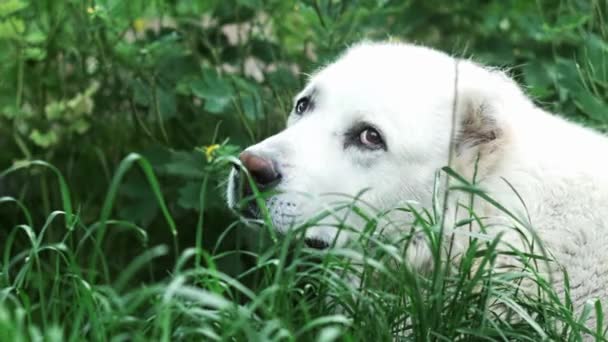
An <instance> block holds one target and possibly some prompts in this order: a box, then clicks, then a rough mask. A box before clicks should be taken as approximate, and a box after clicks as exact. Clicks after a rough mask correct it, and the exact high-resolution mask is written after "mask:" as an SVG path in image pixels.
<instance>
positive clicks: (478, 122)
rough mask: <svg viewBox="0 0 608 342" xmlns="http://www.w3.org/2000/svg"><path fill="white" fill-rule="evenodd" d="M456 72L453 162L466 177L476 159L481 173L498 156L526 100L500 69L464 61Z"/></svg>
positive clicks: (508, 140) (502, 150)
mask: <svg viewBox="0 0 608 342" xmlns="http://www.w3.org/2000/svg"><path fill="white" fill-rule="evenodd" d="M456 71H457V73H458V76H457V77H458V79H457V92H456V93H455V95H456V102H455V103H456V106H455V109H456V112H455V115H456V117H455V127H454V129H455V131H454V141H453V142H452V146H453V149H454V151H453V152H454V156H455V158H454V162H455V164H456V165H455V166H456V167H457V169H458V171H460V172H462V173H463V174H464V175H469V176H470V175H472V169H473V167H474V166H475V163H476V162H478V163H479V164H478V169H479V171H481V172H482V173H483V171H484V170H488V169H489V168H492V167H493V166H494V165H495V164H496V163H497V162H498V161H499V160H500V159H501V157H502V156H503V155H504V151H505V149H506V148H507V147H508V145H509V143H510V141H511V140H510V139H511V136H512V135H511V129H512V128H511V127H512V119H514V116H515V115H517V113H516V112H520V113H521V112H522V111H521V109H520V108H521V106H523V105H526V104H527V103H528V101H527V100H526V97H525V96H524V95H523V93H522V92H521V90H520V89H519V87H518V86H517V84H516V83H515V82H514V81H513V80H512V79H511V78H509V77H508V76H507V75H506V74H504V73H503V72H501V71H497V70H489V69H486V68H484V67H482V66H480V65H477V64H474V63H472V62H470V61H466V60H461V61H458V65H457V68H456ZM482 173H480V175H483V174H482Z"/></svg>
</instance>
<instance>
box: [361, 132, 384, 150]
mask: <svg viewBox="0 0 608 342" xmlns="http://www.w3.org/2000/svg"><path fill="white" fill-rule="evenodd" d="M359 142H360V143H361V145H363V146H365V147H367V148H369V149H371V150H377V149H379V148H383V147H384V141H383V140H382V136H381V135H380V133H378V131H377V130H375V129H374V128H372V127H366V128H364V129H363V130H362V131H361V133H359Z"/></svg>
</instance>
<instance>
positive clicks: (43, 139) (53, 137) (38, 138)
mask: <svg viewBox="0 0 608 342" xmlns="http://www.w3.org/2000/svg"><path fill="white" fill-rule="evenodd" d="M29 138H30V139H31V140H32V141H33V142H34V144H36V145H38V146H40V147H44V148H48V147H50V146H51V145H55V144H57V143H58V142H59V136H57V133H55V131H53V130H51V131H48V132H46V133H42V132H40V131H39V130H37V129H34V130H33V131H32V132H31V133H30V136H29Z"/></svg>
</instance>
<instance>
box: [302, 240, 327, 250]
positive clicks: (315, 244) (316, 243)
mask: <svg viewBox="0 0 608 342" xmlns="http://www.w3.org/2000/svg"><path fill="white" fill-rule="evenodd" d="M304 244H305V245H306V246H307V247H309V248H314V249H320V250H322V249H327V247H329V243H327V242H325V241H323V240H321V239H318V238H307V239H304Z"/></svg>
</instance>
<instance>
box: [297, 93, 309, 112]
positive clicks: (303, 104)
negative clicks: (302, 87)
mask: <svg viewBox="0 0 608 342" xmlns="http://www.w3.org/2000/svg"><path fill="white" fill-rule="evenodd" d="M309 106H310V98H309V97H308V96H305V97H303V98H301V99H299V100H298V102H297V103H296V114H298V115H302V114H304V112H306V110H308V107H309Z"/></svg>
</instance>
